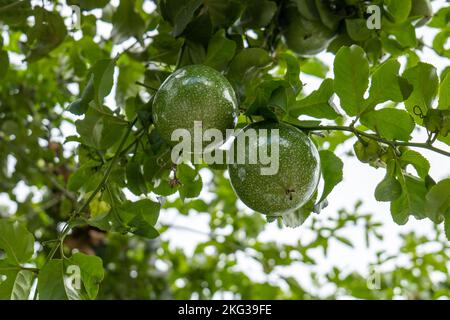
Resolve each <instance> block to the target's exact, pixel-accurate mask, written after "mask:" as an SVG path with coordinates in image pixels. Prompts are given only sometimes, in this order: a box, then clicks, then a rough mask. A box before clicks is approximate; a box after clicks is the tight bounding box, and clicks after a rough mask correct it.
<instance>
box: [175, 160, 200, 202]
mask: <svg viewBox="0 0 450 320" xmlns="http://www.w3.org/2000/svg"><path fill="white" fill-rule="evenodd" d="M177 178H178V179H179V180H180V182H181V187H180V189H179V192H180V197H181V198H182V199H185V198H195V197H198V196H199V194H200V192H201V191H202V187H203V183H202V177H201V176H200V175H199V174H198V172H197V171H196V170H195V169H194V168H191V167H190V166H189V165H187V164H184V163H182V164H180V165H179V166H178V167H177Z"/></svg>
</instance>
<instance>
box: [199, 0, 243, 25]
mask: <svg viewBox="0 0 450 320" xmlns="http://www.w3.org/2000/svg"><path fill="white" fill-rule="evenodd" d="M204 3H205V7H206V8H207V9H208V14H209V16H210V18H211V22H212V24H213V25H214V26H216V27H222V28H223V27H228V26H230V25H231V24H233V22H235V21H236V20H237V18H238V17H239V14H240V13H241V1H238V0H229V1H223V0H208V1H205V2H204Z"/></svg>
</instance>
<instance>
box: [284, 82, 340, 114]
mask: <svg viewBox="0 0 450 320" xmlns="http://www.w3.org/2000/svg"><path fill="white" fill-rule="evenodd" d="M332 96H333V80H332V79H325V80H324V81H323V82H322V84H321V85H320V87H319V89H317V90H316V91H313V92H312V93H311V94H310V95H309V96H307V97H305V98H303V99H301V100H298V101H296V102H295V104H294V105H293V106H292V107H290V108H289V114H290V115H291V116H292V117H298V116H299V115H302V114H305V115H309V116H312V117H315V118H319V119H322V118H324V119H331V120H333V119H336V118H337V117H339V116H340V114H339V113H338V111H337V109H336V107H335V106H334V104H333V102H332Z"/></svg>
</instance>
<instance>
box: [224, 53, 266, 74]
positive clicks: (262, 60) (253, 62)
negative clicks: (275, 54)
mask: <svg viewBox="0 0 450 320" xmlns="http://www.w3.org/2000/svg"><path fill="white" fill-rule="evenodd" d="M271 62H272V58H271V57H270V55H269V53H268V52H267V51H266V50H264V49H260V48H246V49H244V50H242V51H241V52H239V53H238V54H237V55H236V56H235V57H234V59H233V60H232V61H231V65H230V69H229V71H228V77H229V78H230V79H234V80H241V79H242V78H243V77H244V76H245V74H246V73H247V72H248V71H249V70H254V69H258V68H262V67H266V66H268V65H269V64H270V63H271Z"/></svg>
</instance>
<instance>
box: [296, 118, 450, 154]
mask: <svg viewBox="0 0 450 320" xmlns="http://www.w3.org/2000/svg"><path fill="white" fill-rule="evenodd" d="M294 126H295V127H297V128H299V129H302V130H309V131H313V130H323V131H347V132H351V133H353V134H354V135H355V136H357V137H358V136H363V137H366V138H369V139H372V140H376V141H378V142H380V143H384V144H387V145H390V146H392V147H399V146H405V147H412V148H421V149H428V150H430V151H434V152H436V153H439V154H442V155H444V156H447V157H450V152H449V151H446V150H442V149H439V148H436V147H435V146H433V145H432V144H430V143H420V142H406V141H396V140H388V139H384V138H382V137H380V136H378V135H375V134H371V133H367V132H364V131H361V130H358V129H356V128H355V127H353V126H300V125H294Z"/></svg>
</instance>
